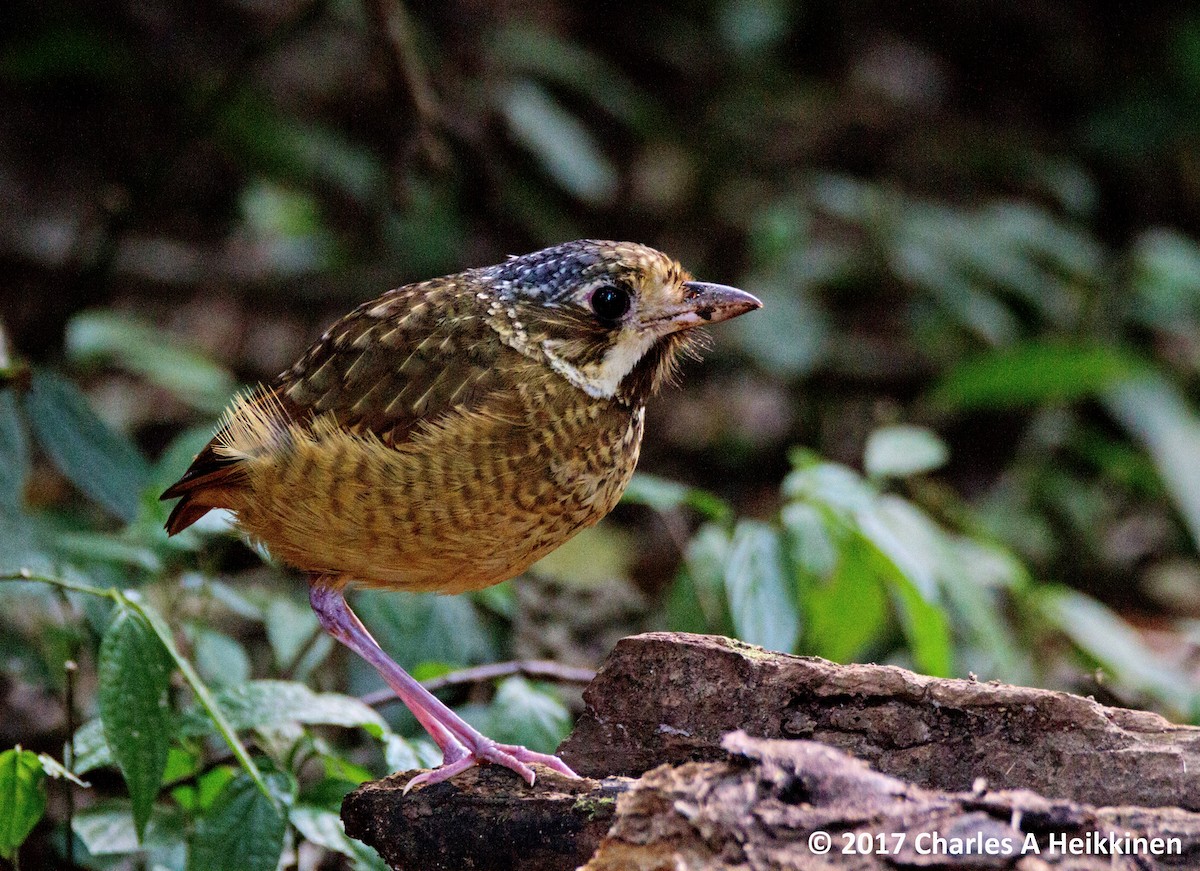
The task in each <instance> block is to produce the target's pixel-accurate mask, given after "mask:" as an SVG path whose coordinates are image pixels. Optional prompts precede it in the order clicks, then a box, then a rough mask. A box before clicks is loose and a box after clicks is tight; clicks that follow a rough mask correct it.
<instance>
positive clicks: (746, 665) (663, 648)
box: [561, 632, 1200, 810]
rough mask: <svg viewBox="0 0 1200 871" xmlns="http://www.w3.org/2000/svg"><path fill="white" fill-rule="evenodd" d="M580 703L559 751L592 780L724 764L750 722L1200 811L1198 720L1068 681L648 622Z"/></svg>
mask: <svg viewBox="0 0 1200 871" xmlns="http://www.w3.org/2000/svg"><path fill="white" fill-rule="evenodd" d="M584 701H585V702H586V704H587V709H586V711H585V712H584V714H583V716H582V717H581V718H580V720H579V722H578V723H577V724H576V727H575V731H574V732H573V733H572V734H571V736H570V737H569V738H568V739H567V740H566V742H565V743H564V744H563V746H562V748H561V751H562V756H563V759H564V760H566V762H567V763H568V764H569V765H571V766H572V767H573V768H574V769H575V770H576V771H578V772H579V773H580V774H583V775H586V776H593V777H594V776H596V775H598V774H605V775H609V774H622V775H627V776H634V777H636V776H637V775H639V774H642V773H643V772H645V771H647V770H649V769H651V768H653V767H654V766H657V765H661V764H663V763H670V764H676V765H677V764H681V763H683V762H689V761H704V760H719V759H722V758H724V756H725V753H724V751H723V750H722V749H721V738H722V736H724V735H725V734H726V733H728V732H732V731H734V730H737V729H743V730H745V731H746V732H748V733H749V734H751V735H756V736H760V737H764V738H806V739H811V740H814V741H819V742H821V743H822V744H828V745H830V746H833V747H837V748H840V749H842V750H845V751H846V752H847V753H849V754H850V755H851V756H854V757H856V758H858V759H862V760H864V761H866V762H869V763H870V764H871V766H872V767H873V768H875V769H876V770H878V771H881V772H883V773H885V774H890V775H892V776H894V777H899V778H901V779H902V780H906V781H909V782H911V783H915V784H918V785H920V786H924V787H929V788H936V789H947V790H954V791H963V790H969V789H971V788H972V786H973V784H974V783H975V781H976V780H977V779H978V778H980V777H982V778H985V779H986V781H987V784H988V786H989V787H990V788H993V789H1010V788H1012V789H1031V790H1033V791H1035V792H1038V793H1040V794H1042V795H1044V796H1047V797H1049V798H1065V799H1071V800H1074V801H1078V802H1084V803H1088V804H1094V805H1116V804H1126V805H1141V806H1144V807H1168V806H1178V807H1183V808H1186V809H1189V810H1200V728H1196V727H1192V726H1177V725H1174V724H1172V723H1169V722H1167V721H1166V720H1164V719H1163V718H1162V717H1160V716H1158V715H1157V714H1151V713H1146V712H1144V711H1131V710H1126V709H1124V708H1110V707H1106V706H1104V705H1101V704H1099V703H1097V702H1094V701H1091V700H1090V699H1085V698H1081V697H1079V696H1074V695H1070V694H1068V693H1061V692H1051V691H1049V690H1038V689H1029V688H1026V687H1014V686H1008V685H1005V684H999V683H992V682H987V683H984V682H978V681H970V680H941V679H938V678H931V677H924V676H922V675H918V674H914V673H912V672H910V671H905V670H904V669H902V668H896V667H894V666H880V665H836V664H834V663H832V662H828V661H826V660H822V659H816V658H812V657H801V656H789V655H786V654H782V653H770V652H767V651H764V650H762V649H761V648H758V647H753V646H751V645H747V644H742V643H740V642H737V641H732V640H730V639H727V638H720V637H716V636H707V635H689V634H683V633H664V632H652V633H647V634H644V635H635V636H633V637H631V638H626V639H624V640H622V641H621V642H620V643H619V644H618V645H617V647H616V648H615V649H614V650H613V652H612V654H611V655H610V656H609V657H608V659H607V660H606V661H605V663H604V666H603V667H602V668H601V669H600V672H599V673H598V674H597V676H596V679H595V680H594V681H592V683H591V684H590V685H589V686H588V688H587V690H586V691H585V693H584Z"/></svg>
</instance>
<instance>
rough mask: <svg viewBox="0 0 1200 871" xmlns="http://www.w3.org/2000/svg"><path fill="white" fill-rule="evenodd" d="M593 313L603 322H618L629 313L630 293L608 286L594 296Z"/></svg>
mask: <svg viewBox="0 0 1200 871" xmlns="http://www.w3.org/2000/svg"><path fill="white" fill-rule="evenodd" d="M592 311H594V312H595V313H596V317H598V318H600V320H602V321H612V322H614V323H615V322H616V321H619V320H620V319H621V316H622V315H624V314H625V312H627V311H629V291H627V290H625V288H623V287H615V286H613V285H611V284H607V285H605V286H604V287H601V288H598V289H597V290H596V292H595V293H593V294H592Z"/></svg>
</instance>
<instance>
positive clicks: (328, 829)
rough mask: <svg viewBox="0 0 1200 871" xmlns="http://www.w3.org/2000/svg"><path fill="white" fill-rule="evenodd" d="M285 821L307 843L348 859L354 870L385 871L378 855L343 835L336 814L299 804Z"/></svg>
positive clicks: (342, 828) (340, 821)
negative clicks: (351, 862) (350, 860)
mask: <svg viewBox="0 0 1200 871" xmlns="http://www.w3.org/2000/svg"><path fill="white" fill-rule="evenodd" d="M288 820H289V822H291V824H292V825H293V826H295V827H296V831H298V832H299V833H300V835H301V836H302V837H303V838H304V839H305V840H306V841H309V842H311V843H313V844H316V845H317V846H319V847H324V848H325V849H326V850H332V851H333V852H335V853H341V854H342V855H343V856H348V857H350V858H351V859H352V860H353V861H354V868H355V869H356V871H360V869H361V871H387V869H388V865H387V863H386V862H384V861H383V860H382V859H381V858H379V854H378V853H376V852H375V851H374V850H372V849H371V848H370V847H368V846H367V845H366V844H363V843H361V842H360V841H356V840H354V839H353V838H351V837H350V836H349V835H347V834H346V830H345V828H344V827H343V826H342V820H341V817H339V816H338V814H337V813H336V812H334V811H331V810H326V809H324V808H319V807H313V806H312V805H307V804H298V805H296V806H295V807H294V808H292V809H291V810H290V811H289V812H288Z"/></svg>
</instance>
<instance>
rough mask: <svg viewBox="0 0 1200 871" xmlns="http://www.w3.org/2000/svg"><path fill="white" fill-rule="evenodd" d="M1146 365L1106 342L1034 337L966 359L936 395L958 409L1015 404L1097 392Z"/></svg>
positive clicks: (941, 402) (1065, 399)
mask: <svg viewBox="0 0 1200 871" xmlns="http://www.w3.org/2000/svg"><path fill="white" fill-rule="evenodd" d="M1145 371H1146V366H1145V364H1144V363H1143V362H1142V361H1141V360H1140V359H1139V358H1138V357H1136V356H1135V355H1133V354H1131V353H1130V352H1128V351H1125V350H1122V349H1120V348H1116V347H1110V346H1107V345H1065V344H1053V343H1047V342H1031V343H1029V344H1026V345H1022V346H1020V347H1015V348H1007V349H1004V350H1001V351H994V352H992V353H989V354H984V355H982V356H979V357H975V358H974V359H971V360H967V361H965V362H963V363H961V364H959V365H958V366H957V367H955V368H954V369H953V370H951V372H950V374H949V375H947V376H946V378H945V379H943V381H942V383H941V384H939V385H938V387H937V389H936V390H935V391H934V392H933V397H932V398H933V401H934V402H936V403H937V404H939V405H942V406H946V407H949V408H953V409H956V410H967V409H973V408H1013V407H1019V406H1028V405H1037V404H1039V403H1044V402H1069V401H1075V400H1080V399H1088V398H1091V397H1095V396H1097V395H1099V394H1101V393H1103V392H1104V391H1107V390H1109V389H1111V388H1113V387H1115V386H1117V385H1118V384H1120V383H1121V382H1122V381H1125V380H1126V379H1128V378H1131V377H1133V376H1136V375H1139V374H1141V373H1143V372H1145Z"/></svg>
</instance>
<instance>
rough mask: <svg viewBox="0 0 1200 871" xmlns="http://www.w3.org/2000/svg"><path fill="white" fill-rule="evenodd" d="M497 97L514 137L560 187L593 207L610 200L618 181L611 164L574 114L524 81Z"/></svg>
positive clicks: (539, 89)
mask: <svg viewBox="0 0 1200 871" xmlns="http://www.w3.org/2000/svg"><path fill="white" fill-rule="evenodd" d="M500 100H501V104H500V108H501V111H502V112H503V113H504V116H505V118H506V119H507V120H508V128H509V130H510V131H511V132H512V135H513V138H515V139H516V140H517V141H518V142H519V143H520V144H521V145H523V146H525V148H527V149H529V151H531V152H532V153H533V155H534V156H535V157H536V158H537V159H538V161H539V162H540V163H541V164H542V167H543V169H545V171H546V174H547V175H549V176H550V177H551V178H553V179H554V180H555V181H556V182H558V184H559V186H560V187H561V188H562V189H563V190H565V191H567V192H568V193H569V194H571V195H572V196H574V197H576V198H577V199H579V200H582V201H583V202H585V203H587V204H589V205H593V206H602V205H604V204H606V203H608V202H611V201H612V199H613V197H614V196H615V195H616V193H617V186H618V182H619V177H618V175H617V170H616V167H614V166H613V164H612V162H611V161H610V160H609V159H608V157H606V156H605V155H604V153H603V152H602V151H601V150H600V147H599V146H598V145H597V144H596V140H595V139H594V138H593V136H592V133H591V131H590V130H588V128H587V127H586V126H584V125H583V123H582V122H580V121H579V119H578V118H576V117H575V116H574V115H572V114H571V113H570V112H569V111H567V109H565V108H564V107H563V106H562V105H561V104H560V103H559V102H558V101H557V100H555V99H554V98H553V97H552V96H550V94H549V93H547V92H546V90H545V89H543V88H542V87H541V86H540V85H537V84H535V83H534V82H531V81H529V80H522V81H519V82H517V83H515V84H513V85H511V86H509V87H508V88H507V89H505V90H504V91H503V92H502V94H501V95H500Z"/></svg>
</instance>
